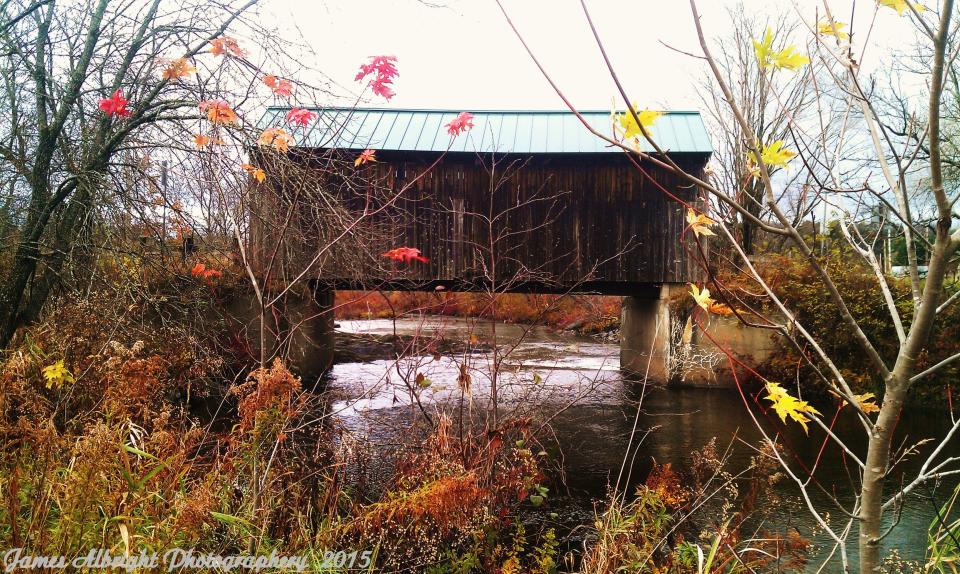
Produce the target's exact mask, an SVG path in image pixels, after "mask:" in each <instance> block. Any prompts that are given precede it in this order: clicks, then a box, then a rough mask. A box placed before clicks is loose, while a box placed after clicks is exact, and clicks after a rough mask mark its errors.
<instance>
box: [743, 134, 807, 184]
mask: <svg viewBox="0 0 960 574" xmlns="http://www.w3.org/2000/svg"><path fill="white" fill-rule="evenodd" d="M795 155H797V152H795V151H791V150H788V149H784V148H783V140H776V141H774V142H771V143H769V144H767V145H765V146H763V148H762V149H761V150H760V159H761V160H762V161H763V163H764V164H766V166H767V167H768V168H771V167H787V163H788V162H789V161H790V160H791V159H793V157H794V156H795ZM747 163H748V165H750V173H752V174H753V176H754V177H759V176H760V169H759V168H758V167H757V166H756V163H755V158H754V155H753V152H748V153H747Z"/></svg>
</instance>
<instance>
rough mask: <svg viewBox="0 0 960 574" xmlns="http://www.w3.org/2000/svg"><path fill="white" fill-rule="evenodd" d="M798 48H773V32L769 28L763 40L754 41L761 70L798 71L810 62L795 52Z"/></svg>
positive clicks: (754, 48) (754, 49)
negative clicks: (780, 69)
mask: <svg viewBox="0 0 960 574" xmlns="http://www.w3.org/2000/svg"><path fill="white" fill-rule="evenodd" d="M796 49H797V48H796V46H792V45H791V46H786V47H784V48H783V49H781V50H775V49H774V48H773V30H771V29H770V28H767V32H766V34H764V36H763V40H761V41H759V42H758V41H757V40H754V41H753V51H754V52H755V53H756V55H757V63H758V64H759V65H760V67H761V68H771V67H772V68H782V69H787V70H796V69H797V68H799V67H800V66H802V65H804V64H807V63H809V62H810V58H807V57H806V56H804V55H803V54H800V53H798V52H795V50H796Z"/></svg>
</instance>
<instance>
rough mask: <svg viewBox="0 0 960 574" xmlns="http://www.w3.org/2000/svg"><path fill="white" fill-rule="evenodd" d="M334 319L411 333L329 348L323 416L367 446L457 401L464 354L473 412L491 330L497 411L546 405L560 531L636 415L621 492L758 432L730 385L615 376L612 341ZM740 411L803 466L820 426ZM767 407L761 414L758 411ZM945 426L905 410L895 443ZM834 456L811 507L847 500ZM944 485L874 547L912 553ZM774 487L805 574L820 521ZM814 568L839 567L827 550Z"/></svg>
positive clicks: (740, 454) (623, 445) (609, 472)
mask: <svg viewBox="0 0 960 574" xmlns="http://www.w3.org/2000/svg"><path fill="white" fill-rule="evenodd" d="M338 324H339V327H338V331H339V332H340V333H341V337H344V336H345V337H347V338H348V339H351V340H353V341H355V342H357V345H358V346H362V343H360V342H362V341H363V340H364V339H365V338H367V337H376V336H386V335H391V334H394V333H396V334H397V335H402V336H406V337H405V338H404V340H405V341H407V342H410V341H411V340H413V341H416V343H415V345H414V346H413V347H412V349H413V352H412V353H411V354H410V356H408V357H405V358H404V359H403V360H401V361H400V362H399V363H397V362H396V361H394V360H392V359H391V356H392V353H393V352H394V351H393V348H392V347H385V346H383V345H380V346H374V347H373V348H372V350H371V349H369V348H368V349H367V350H366V351H365V352H362V353H359V354H353V355H351V354H350V353H347V355H346V356H343V355H341V357H340V358H339V360H338V363H337V364H336V365H335V366H334V368H333V373H332V377H331V380H330V383H329V387H328V388H329V389H330V390H331V391H333V394H334V396H335V397H336V399H337V400H336V401H335V402H334V404H333V405H332V412H333V413H335V416H336V418H337V419H338V420H339V422H340V423H341V424H342V425H344V426H345V427H347V428H349V429H350V430H351V431H352V432H353V433H354V434H355V435H356V436H359V437H362V438H363V439H364V440H367V441H370V443H371V444H373V445H374V447H373V448H380V449H384V450H387V449H389V448H390V447H391V446H395V445H398V444H400V443H402V442H403V437H401V436H397V435H398V433H402V432H404V431H403V429H404V428H406V427H405V425H404V424H403V421H409V420H410V418H411V417H412V416H415V415H416V412H415V411H419V409H420V408H421V407H422V408H423V410H425V411H426V412H427V413H431V412H435V406H436V405H437V404H441V405H442V404H449V403H451V402H453V401H457V400H458V399H459V397H460V392H461V391H460V386H459V385H458V383H457V378H458V375H459V374H460V367H459V365H460V364H461V363H463V362H464V361H466V362H467V363H468V364H469V365H470V367H469V372H470V374H471V379H472V383H471V391H470V392H471V394H472V397H473V403H474V405H475V407H474V408H483V406H484V405H485V404H486V403H485V401H486V400H487V397H488V394H489V372H490V369H491V360H490V357H491V352H490V349H491V344H492V340H493V332H494V329H495V331H496V341H497V345H498V348H499V349H501V353H506V359H505V361H504V362H503V365H502V367H501V372H500V377H499V379H498V380H499V381H500V397H501V401H502V403H503V404H505V407H504V409H505V410H508V411H515V412H530V413H534V414H540V415H541V416H542V414H543V413H556V414H555V416H554V417H553V418H552V419H551V421H550V429H551V432H550V433H549V434H548V436H547V437H545V438H544V439H542V440H543V442H544V444H547V445H548V447H547V450H548V451H549V453H550V454H551V455H552V456H553V457H554V459H555V460H562V465H563V470H564V472H563V477H562V478H563V480H562V481H561V480H560V479H559V478H556V479H555V481H554V484H553V485H552V492H553V494H552V495H551V497H550V498H549V506H550V511H551V512H553V513H556V514H555V516H556V517H558V518H557V519H558V520H559V521H561V522H563V523H564V524H566V525H567V526H568V527H573V526H576V525H580V524H591V523H592V522H593V520H594V502H595V501H596V500H599V499H603V497H604V495H605V492H606V490H607V488H608V485H609V484H611V483H613V482H616V480H617V475H618V473H619V472H620V469H621V466H622V463H623V460H624V454H625V451H626V449H627V442H628V439H629V437H630V434H631V430H632V429H633V426H634V422H635V419H636V420H638V423H639V424H638V425H637V427H638V429H639V430H640V435H642V436H643V437H644V438H643V440H642V442H641V443H640V445H639V448H638V450H637V452H636V453H635V456H632V457H631V459H632V464H631V465H628V470H629V471H630V472H629V474H630V484H631V489H630V490H631V491H632V490H633V488H632V486H633V485H635V484H636V483H637V482H638V481H641V480H643V479H644V478H645V476H646V474H647V472H648V471H649V469H650V467H651V463H652V461H653V460H656V461H657V462H658V463H661V464H663V463H672V464H673V465H674V466H675V467H683V466H685V465H688V464H689V463H690V462H691V460H692V458H691V457H693V456H694V453H695V452H696V451H698V450H699V449H701V448H702V447H703V446H704V445H705V444H707V443H708V442H709V441H710V440H711V439H713V438H716V441H717V446H718V448H719V449H720V450H725V449H726V448H727V447H728V446H729V447H730V449H731V454H730V458H729V467H730V468H731V470H734V471H736V470H738V469H741V468H743V467H745V466H746V465H748V463H749V460H750V459H751V457H753V456H754V455H755V452H754V451H753V450H752V449H751V447H750V445H756V444H758V442H759V439H760V433H759V431H758V430H757V428H756V425H755V423H754V422H753V419H752V418H751V416H750V414H749V412H748V410H747V408H746V406H745V404H744V400H743V398H742V397H741V395H740V394H739V393H738V392H737V391H736V390H735V389H730V390H724V389H695V388H681V387H659V386H658V387H655V386H652V385H648V386H646V387H644V386H643V385H642V384H641V383H639V382H637V381H635V380H630V379H629V378H628V377H625V376H624V375H623V374H622V373H621V371H620V368H619V345H618V344H616V343H606V342H601V341H598V340H595V339H593V338H588V337H581V336H577V335H574V334H571V333H568V332H558V331H556V330H554V329H550V328H545V327H529V326H521V325H512V324H504V323H497V324H496V325H491V323H490V322H489V321H477V320H469V319H460V318H450V317H436V316H421V317H408V318H403V319H399V320H397V321H396V323H394V322H393V321H390V320H355V321H339V323H338ZM410 337H414V339H410ZM464 341H469V342H471V343H473V344H474V346H475V347H476V349H475V350H469V349H466V350H465V349H461V348H455V349H454V350H450V349H443V348H442V347H443V344H444V342H464ZM338 344H341V345H343V343H342V342H340V343H338ZM348 345H353V344H352V343H349V344H348ZM415 373H421V374H423V375H424V376H425V377H426V378H427V379H428V380H429V386H427V387H426V388H425V389H424V390H423V392H422V393H421V397H420V406H418V405H415V404H414V403H413V402H412V401H411V398H410V393H409V391H408V389H407V387H406V386H405V384H404V383H403V382H402V376H403V375H404V374H407V375H413V374H415ZM409 380H412V378H411V379H409ZM638 404H640V405H641V408H640V414H639V419H637V405H638ZM818 406H820V405H818ZM834 408H835V407H834V406H831V405H830V404H826V405H822V406H821V410H822V411H823V412H824V413H825V418H827V419H828V420H829V419H830V418H831V417H832V416H833V414H834V413H833V410H832V409H834ZM828 409H831V410H830V411H829V412H828ZM753 412H754V414H755V415H756V416H757V417H758V420H760V421H761V424H763V426H764V428H765V429H767V432H768V433H770V436H776V433H777V432H778V431H779V432H780V433H781V435H780V436H781V437H782V440H783V441H784V443H785V444H788V445H790V449H791V451H792V452H791V455H792V456H794V461H795V464H796V465H800V464H803V465H806V466H807V467H810V466H812V464H813V462H814V461H815V460H816V459H817V456H818V454H819V453H820V450H821V446H822V443H823V437H824V434H823V433H822V432H821V431H820V430H819V429H816V428H811V431H810V436H809V437H807V436H806V435H804V433H803V431H802V429H801V428H800V427H799V425H796V424H789V425H788V426H787V427H786V428H784V426H783V425H781V424H780V423H779V421H775V420H773V419H771V418H768V415H764V414H762V413H761V412H760V409H758V408H756V407H754V408H753ZM769 416H774V415H773V413H772V412H771V413H770V414H769ZM856 424H858V423H857V422H856V421H855V420H853V418H852V417H849V416H845V415H844V413H843V412H841V414H840V416H839V417H837V421H836V424H835V431H836V432H837V434H839V435H840V436H854V437H858V438H859V437H862V435H863V432H862V430H860V429H856V428H855V427H854V425H856ZM949 427H950V420H949V416H948V415H946V414H945V413H944V412H942V411H938V412H930V411H921V410H916V409H912V410H910V411H907V412H905V414H904V416H903V417H902V419H901V421H900V424H899V426H898V429H897V431H898V435H899V439H898V441H897V443H896V444H898V445H899V444H901V442H903V443H904V444H912V443H914V442H917V441H918V440H920V439H922V438H925V437H930V436H942V434H943V433H945V432H946V430H947V429H949ZM647 430H650V431H651V432H649V433H647V432H646V431H647ZM956 442H960V441H956ZM854 448H855V452H863V450H864V449H863V445H862V444H856V445H854ZM928 451H929V445H922V446H921V447H920V448H919V454H917V455H913V456H910V457H908V459H907V460H906V462H905V463H904V464H903V465H902V469H901V467H898V469H901V470H898V472H900V471H902V472H903V474H902V477H903V480H904V481H906V482H909V480H910V478H911V476H913V475H915V473H916V469H917V468H919V465H920V463H922V461H923V460H924V458H925V457H926V453H927V452H928ZM946 451H947V452H945V454H948V455H955V454H960V448H958V447H957V446H956V445H951V447H950V448H949V449H946ZM846 464H847V463H845V462H844V458H843V457H842V455H841V452H840V450H839V449H838V448H836V447H835V446H833V444H832V443H831V444H828V445H827V447H826V448H825V449H824V450H823V454H822V455H821V457H820V463H819V465H818V466H817V467H816V470H815V473H814V477H815V479H816V480H817V481H818V482H819V484H820V485H821V486H822V487H823V489H819V488H816V487H811V488H810V489H809V491H810V496H811V500H812V502H813V503H814V504H815V505H817V506H818V507H821V508H829V507H830V503H829V496H830V494H832V495H835V496H836V497H838V498H839V499H841V500H844V501H846V502H849V500H851V493H852V491H853V489H852V487H851V481H850V475H849V474H848V469H847V468H846ZM900 476H901V475H900V474H897V475H896V477H895V478H894V480H897V481H899V480H900ZM954 484H955V483H952V482H951V483H949V484H940V485H938V486H936V490H934V491H931V490H927V489H919V490H918V491H916V492H915V493H913V494H912V495H910V496H909V497H908V499H907V502H906V504H905V505H903V508H902V511H901V512H900V513H899V517H898V520H899V522H898V523H897V524H896V526H895V528H894V529H893V531H892V533H891V534H890V535H889V536H887V537H886V538H885V539H884V541H883V546H884V549H885V551H886V550H890V549H896V550H897V551H898V553H899V555H900V556H901V557H902V558H904V559H908V560H918V561H919V560H923V558H924V554H925V551H926V547H927V528H928V526H929V525H930V522H931V520H933V519H934V517H935V508H936V506H935V503H934V502H933V501H932V500H931V498H930V495H931V494H933V495H934V496H935V499H936V500H937V501H938V503H939V502H942V501H943V499H944V498H945V497H946V496H947V495H948V494H949V493H950V492H951V491H952V488H953V486H954ZM776 488H777V489H778V493H779V494H782V495H785V496H786V497H789V498H791V499H793V500H795V501H796V502H795V503H794V504H784V505H783V507H782V508H781V509H776V510H775V516H776V519H775V520H773V521H771V522H773V523H775V526H774V525H773V524H767V525H765V527H766V528H768V529H770V530H774V529H776V530H780V531H784V530H786V529H789V528H797V529H799V530H800V532H801V533H802V534H803V535H804V536H806V537H808V538H810V539H811V540H812V541H813V542H814V548H815V550H814V553H815V556H814V560H812V561H811V566H810V567H808V571H810V572H814V571H816V569H815V568H814V567H813V565H815V563H817V560H816V558H820V559H821V560H822V559H823V558H824V557H825V556H826V555H827V553H829V550H830V549H831V547H832V544H831V539H830V538H829V537H828V536H827V535H826V534H825V533H823V531H822V529H815V528H814V526H815V524H814V521H813V518H812V517H811V515H810V514H809V513H808V512H807V511H806V510H805V508H804V507H803V505H802V504H800V502H799V501H800V497H799V494H800V491H799V488H798V487H797V485H796V484H795V483H794V482H792V481H791V480H789V479H785V480H781V481H780V482H779V483H778V484H777V486H776ZM828 493H830V494H828ZM831 515H832V516H833V517H834V518H833V520H832V521H831V524H832V525H833V526H834V527H835V528H838V527H840V525H841V522H843V521H842V520H841V515H840V513H839V512H838V511H837V509H836V507H833V508H832V509H831ZM891 519H892V517H891ZM574 530H576V529H574ZM581 530H582V529H581ZM849 539H850V542H849V552H850V556H851V559H852V561H853V562H854V563H855V560H856V548H855V547H856V535H855V533H854V534H853V535H851V536H850V537H849ZM823 571H825V572H833V571H839V563H838V562H837V561H836V557H835V558H834V559H833V560H832V561H831V562H830V564H829V566H828V567H827V568H826V569H824V570H823Z"/></svg>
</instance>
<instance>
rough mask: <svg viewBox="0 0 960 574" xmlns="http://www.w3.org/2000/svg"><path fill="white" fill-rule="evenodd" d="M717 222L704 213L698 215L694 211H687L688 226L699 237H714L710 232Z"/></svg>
mask: <svg viewBox="0 0 960 574" xmlns="http://www.w3.org/2000/svg"><path fill="white" fill-rule="evenodd" d="M715 223H716V221H714V220H712V219H710V218H709V217H707V216H706V215H703V214H702V213H697V212H695V211H694V210H692V209H687V224H688V225H689V226H690V229H692V230H693V232H694V233H696V234H697V236H698V237H699V236H700V235H714V233H713V232H712V231H710V226H711V225H713V224H715Z"/></svg>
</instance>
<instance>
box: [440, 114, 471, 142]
mask: <svg viewBox="0 0 960 574" xmlns="http://www.w3.org/2000/svg"><path fill="white" fill-rule="evenodd" d="M444 127H445V128H447V133H448V134H450V135H452V136H458V135H460V134H461V133H463V132H466V131H469V130H470V128H472V127H473V114H471V113H470V112H460V114H458V115H457V117H455V118H453V120H451V121H450V123H449V124H446V125H445V126H444Z"/></svg>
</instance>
